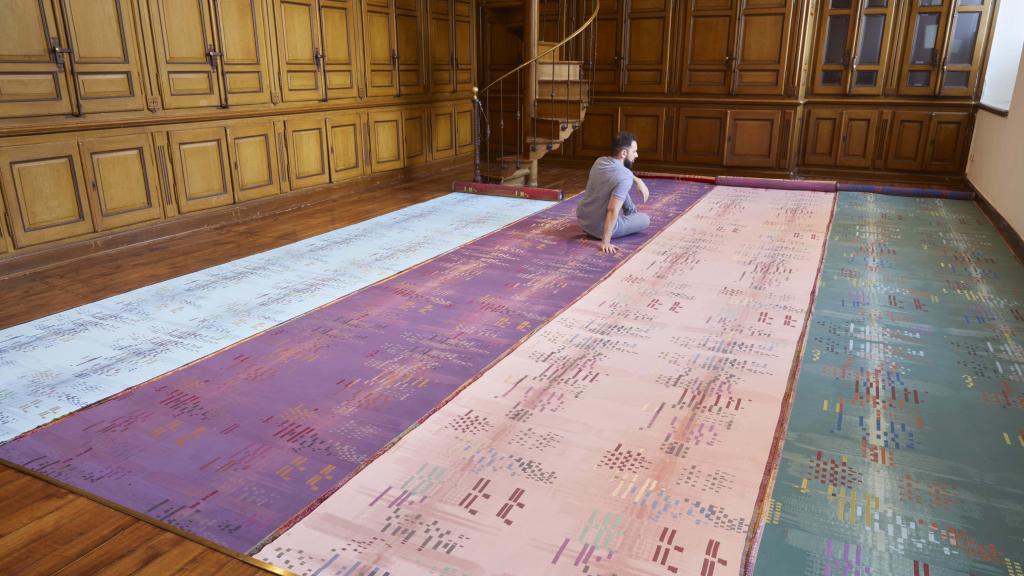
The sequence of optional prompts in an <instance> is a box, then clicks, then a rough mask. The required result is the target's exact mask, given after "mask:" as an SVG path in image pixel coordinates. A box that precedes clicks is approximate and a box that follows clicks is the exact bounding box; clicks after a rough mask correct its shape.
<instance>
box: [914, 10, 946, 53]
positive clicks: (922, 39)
mask: <svg viewBox="0 0 1024 576" xmlns="http://www.w3.org/2000/svg"><path fill="white" fill-rule="evenodd" d="M938 35H939V15H938V14H919V15H918V16H917V28H916V30H915V33H914V51H913V52H912V53H911V56H910V62H911V63H912V64H933V63H934V62H935V39H936V38H937V37H938Z"/></svg>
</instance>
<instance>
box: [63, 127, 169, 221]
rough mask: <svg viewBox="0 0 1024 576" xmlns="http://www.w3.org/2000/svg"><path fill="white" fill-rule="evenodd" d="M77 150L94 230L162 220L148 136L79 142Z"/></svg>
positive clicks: (156, 178) (154, 166)
mask: <svg viewBox="0 0 1024 576" xmlns="http://www.w3.org/2000/svg"><path fill="white" fill-rule="evenodd" d="M78 147H79V150H81V152H82V163H83V165H84V167H85V170H84V174H85V181H86V183H87V186H88V187H89V190H90V196H91V197H92V206H93V215H94V216H95V221H96V229H97V230H110V229H113V228H120V227H122V226H128V225H131V224H138V223H140V222H149V221H151V220H159V219H160V218H162V217H163V207H162V206H161V196H160V184H159V180H160V179H159V177H158V176H157V171H156V163H155V162H154V157H153V144H152V141H150V139H149V135H148V134H135V135H132V136H118V137H113V138H97V139H94V140H83V141H82V142H80V143H79V145H78Z"/></svg>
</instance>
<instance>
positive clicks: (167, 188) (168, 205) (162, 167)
mask: <svg viewBox="0 0 1024 576" xmlns="http://www.w3.org/2000/svg"><path fill="white" fill-rule="evenodd" d="M150 137H151V139H152V142H153V152H154V154H153V161H154V163H155V164H156V175H157V178H159V179H160V204H161V205H162V206H163V213H164V217H165V218H171V217H173V216H177V215H178V204H177V203H176V202H175V201H174V189H175V188H174V170H173V169H172V168H171V146H170V143H169V142H168V140H167V132H163V131H159V132H153V133H152V134H151V135H150Z"/></svg>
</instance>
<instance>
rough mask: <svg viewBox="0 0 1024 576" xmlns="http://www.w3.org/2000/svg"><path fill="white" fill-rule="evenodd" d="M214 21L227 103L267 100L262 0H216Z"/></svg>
mask: <svg viewBox="0 0 1024 576" xmlns="http://www.w3.org/2000/svg"><path fill="white" fill-rule="evenodd" d="M214 7H215V9H216V13H215V25H216V26H217V45H218V46H219V52H221V54H222V55H221V56H220V61H221V74H222V75H223V79H222V86H223V90H224V97H225V99H226V101H227V104H228V105H231V106H234V105H241V104H268V103H270V85H271V82H270V81H269V80H270V77H269V75H268V74H269V70H268V67H269V54H270V52H269V49H268V47H267V44H266V36H265V35H264V33H263V31H264V30H265V29H266V28H267V20H266V17H265V14H264V12H263V2H262V1H261V0H216V1H215V2H214Z"/></svg>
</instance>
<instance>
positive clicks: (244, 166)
mask: <svg viewBox="0 0 1024 576" xmlns="http://www.w3.org/2000/svg"><path fill="white" fill-rule="evenodd" d="M228 150H229V152H230V155H231V168H232V170H231V178H232V179H233V181H234V185H235V198H236V199H237V200H238V201H239V202H245V201H247V200H255V199H256V198H264V197H266V196H272V195H274V194H277V193H279V192H281V173H280V171H279V166H280V162H279V161H278V158H277V136H276V134H275V132H274V123H273V122H269V121H250V122H244V123H238V124H232V125H230V126H228Z"/></svg>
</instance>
